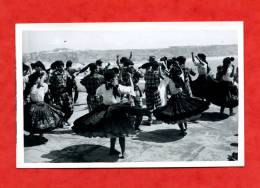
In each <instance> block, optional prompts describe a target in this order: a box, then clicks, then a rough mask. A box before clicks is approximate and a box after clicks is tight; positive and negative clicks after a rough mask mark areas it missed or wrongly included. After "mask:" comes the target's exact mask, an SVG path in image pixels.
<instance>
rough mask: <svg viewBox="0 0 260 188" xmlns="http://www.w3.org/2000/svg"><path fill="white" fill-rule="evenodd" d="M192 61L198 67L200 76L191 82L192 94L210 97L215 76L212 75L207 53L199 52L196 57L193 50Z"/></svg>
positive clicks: (203, 97)
mask: <svg viewBox="0 0 260 188" xmlns="http://www.w3.org/2000/svg"><path fill="white" fill-rule="evenodd" d="M191 56H192V61H193V63H194V65H195V66H196V67H197V69H198V74H199V76H198V78H197V79H196V80H194V81H192V82H191V83H190V86H191V89H192V94H193V96H195V97H200V98H202V99H208V98H209V95H210V91H211V90H210V86H211V85H212V82H213V76H212V75H211V69H210V67H209V66H208V62H207V60H206V55H205V54H203V53H199V54H198V55H197V56H196V57H195V58H196V59H197V60H195V58H194V55H193V52H192V53H191Z"/></svg>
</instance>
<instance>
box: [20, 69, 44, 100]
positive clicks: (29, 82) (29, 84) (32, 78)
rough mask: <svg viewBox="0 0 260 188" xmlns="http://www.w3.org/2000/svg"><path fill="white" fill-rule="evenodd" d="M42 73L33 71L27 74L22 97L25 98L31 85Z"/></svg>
mask: <svg viewBox="0 0 260 188" xmlns="http://www.w3.org/2000/svg"><path fill="white" fill-rule="evenodd" d="M43 75H44V73H42V72H34V73H33V74H31V75H30V76H29V81H28V83H27V84H26V87H25V89H24V98H26V97H27V96H28V95H29V94H30V91H31V88H32V86H33V85H35V84H36V82H37V80H38V78H41V77H42V76H43Z"/></svg>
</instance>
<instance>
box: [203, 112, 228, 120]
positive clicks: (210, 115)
mask: <svg viewBox="0 0 260 188" xmlns="http://www.w3.org/2000/svg"><path fill="white" fill-rule="evenodd" d="M228 117H229V115H227V114H220V113H219V112H204V113H202V114H201V116H200V118H199V120H200V121H222V120H224V119H227V118H228Z"/></svg>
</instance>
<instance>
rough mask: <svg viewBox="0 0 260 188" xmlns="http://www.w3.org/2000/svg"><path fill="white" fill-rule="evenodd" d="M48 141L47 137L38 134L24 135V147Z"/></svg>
mask: <svg viewBox="0 0 260 188" xmlns="http://www.w3.org/2000/svg"><path fill="white" fill-rule="evenodd" d="M47 141H48V139H47V138H44V137H40V136H36V135H24V147H32V146H39V145H42V144H45V143H46V142H47Z"/></svg>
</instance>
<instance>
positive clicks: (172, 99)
mask: <svg viewBox="0 0 260 188" xmlns="http://www.w3.org/2000/svg"><path fill="white" fill-rule="evenodd" d="M243 59H244V57H243V22H154V23H152V22H144V23H73V24H58V23H57V24H17V25H16V80H17V83H16V86H17V155H16V156H17V158H16V160H17V167H18V168H120V167H127V168H135V167H215V166H223V167H225V166H243V165H244V74H243V71H244V70H243V66H244V61H243Z"/></svg>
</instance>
